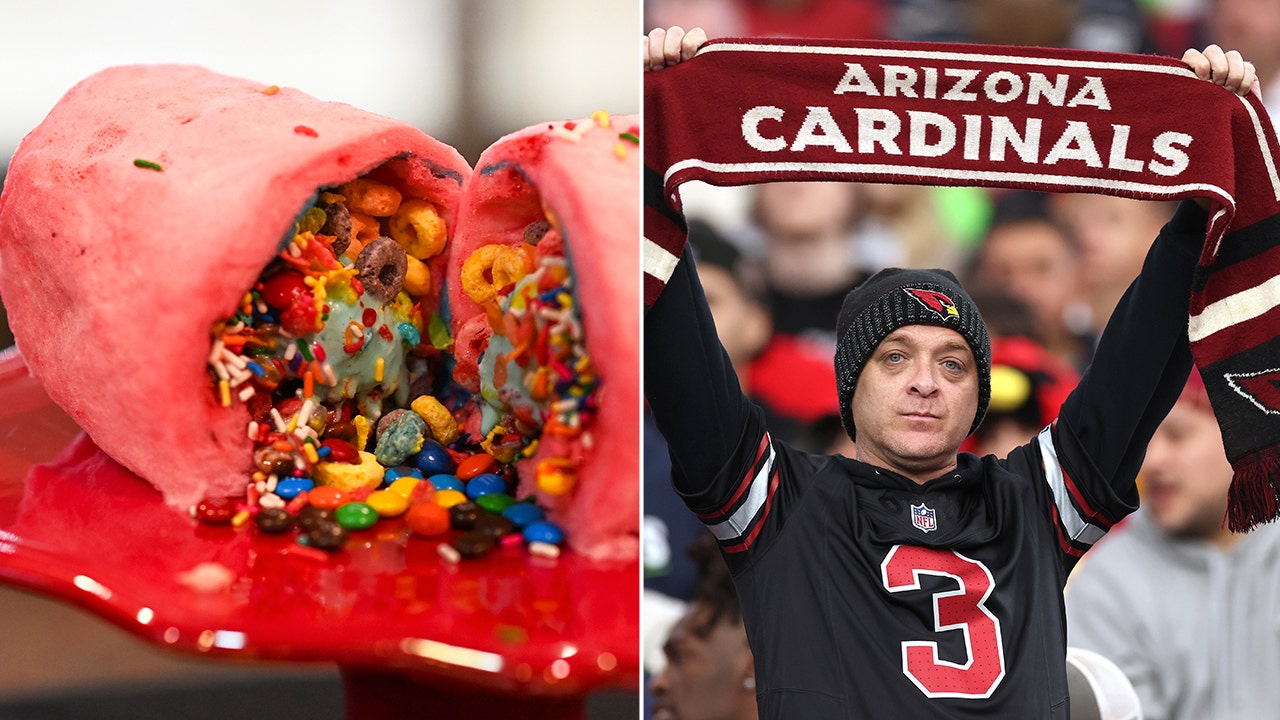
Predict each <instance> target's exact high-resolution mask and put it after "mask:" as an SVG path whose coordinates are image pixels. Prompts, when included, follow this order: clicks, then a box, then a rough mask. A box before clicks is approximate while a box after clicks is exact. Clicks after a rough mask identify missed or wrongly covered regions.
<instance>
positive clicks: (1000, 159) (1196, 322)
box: [644, 39, 1280, 530]
mask: <svg viewBox="0 0 1280 720" xmlns="http://www.w3.org/2000/svg"><path fill="white" fill-rule="evenodd" d="M645 110H646V112H645V147H644V152H645V166H646V167H645V173H646V178H645V203H646V207H645V224H644V230H645V249H644V258H645V303H646V305H648V304H652V303H653V301H654V299H655V298H656V297H657V296H658V293H659V292H661V290H662V288H663V286H664V284H665V282H666V280H667V278H669V277H670V276H671V271H672V270H673V269H674V268H675V265H676V262H677V261H678V258H679V257H680V252H681V249H682V248H683V246H684V241H685V230H684V228H685V225H684V219H683V216H682V215H681V206H680V196H679V187H680V185H681V184H682V183H684V182H687V181H689V180H702V181H704V182H708V183H711V184H713V185H745V184H751V183H757V182H770V181H776V180H856V181H864V182H867V181H869V182H889V183H911V184H926V185H985V186H992V187H1011V188H1028V189H1034V190H1044V191H1060V192H1097V193H1105V194H1109V195H1121V196H1125V197H1133V198H1140V199H1161V200H1175V199H1180V198H1191V197H1205V198H1209V199H1210V200H1211V202H1212V204H1213V208H1212V210H1211V212H1210V220H1209V224H1208V227H1207V229H1206V230H1207V233H1206V234H1207V242H1206V243H1205V246H1204V250H1203V252H1202V253H1201V257H1200V265H1199V267H1198V268H1197V271H1196V278H1195V280H1194V285H1193V293H1192V298H1191V307H1190V308H1189V312H1190V322H1189V325H1188V328H1189V336H1190V339H1191V351H1192V356H1193V357H1194V359H1195V363H1196V365H1197V367H1199V368H1200V372H1201V374H1202V375H1203V376H1204V379H1205V383H1206V385H1207V387H1208V390H1209V395H1210V398H1211V400H1212V403H1213V406H1214V411H1215V413H1216V415H1217V417H1218V423H1219V425H1220V426H1221V428H1222V432H1223V438H1224V441H1225V444H1226V449H1227V456H1228V458H1229V459H1230V460H1231V463H1232V466H1233V467H1234V468H1235V478H1234V480H1233V482H1232V486H1231V496H1230V508H1229V510H1228V525H1229V527H1230V528H1231V529H1232V530H1245V529H1248V528H1250V527H1252V526H1254V525H1256V524H1259V523H1262V522H1267V521H1270V520H1273V519H1275V518H1276V517H1277V516H1280V337H1278V336H1280V277H1275V276H1276V275H1277V273H1278V272H1280V176H1278V175H1277V159H1276V157H1275V154H1276V148H1277V144H1276V136H1275V132H1274V131H1273V130H1272V127H1271V123H1270V121H1269V120H1268V118H1267V116H1266V111H1265V109H1264V108H1263V106H1262V103H1261V101H1259V100H1258V98H1257V97H1256V96H1252V95H1251V96H1249V97H1248V98H1240V97H1238V96H1236V95H1234V94H1232V93H1231V92H1229V91H1227V90H1225V89H1223V88H1221V87H1218V86H1216V85H1213V84H1211V83H1207V82H1204V81H1202V80H1199V79H1197V78H1196V77H1195V76H1194V75H1193V74H1192V73H1191V72H1190V71H1189V70H1188V69H1187V68H1186V67H1185V66H1184V65H1183V64H1182V63H1181V62H1179V61H1177V60H1173V59H1170V58H1162V57H1150V56H1139V55H1124V54H1118V53H1096V52H1082V51H1072V50H1054V49H1043V48H1016V47H996V46H979V45H945V44H925V43H891V42H846V41H835V40H821V41H818V40H794V39H786V40H773V39H770V40H733V39H727V40H720V41H713V42H711V43H708V44H707V45H706V46H704V48H703V49H702V50H701V51H700V52H699V54H698V56H697V57H696V58H694V59H692V60H689V61H687V62H684V63H682V64H680V65H677V66H675V67H673V68H668V69H666V70H662V71H660V72H656V73H648V74H646V75H645Z"/></svg>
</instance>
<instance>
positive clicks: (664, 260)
mask: <svg viewBox="0 0 1280 720" xmlns="http://www.w3.org/2000/svg"><path fill="white" fill-rule="evenodd" d="M643 262H644V271H645V272H647V273H649V274H650V275H652V276H654V277H656V278H658V279H659V280H661V281H662V282H663V283H665V282H667V281H668V280H670V279H671V273H673V272H675V270H676V264H677V263H679V262H680V256H679V255H672V254H671V253H670V252H668V251H667V250H666V249H665V248H663V247H662V246H661V245H659V244H658V243H656V242H654V241H652V240H650V239H649V238H645V239H644V258H643Z"/></svg>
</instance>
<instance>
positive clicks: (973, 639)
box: [880, 545, 1005, 698]
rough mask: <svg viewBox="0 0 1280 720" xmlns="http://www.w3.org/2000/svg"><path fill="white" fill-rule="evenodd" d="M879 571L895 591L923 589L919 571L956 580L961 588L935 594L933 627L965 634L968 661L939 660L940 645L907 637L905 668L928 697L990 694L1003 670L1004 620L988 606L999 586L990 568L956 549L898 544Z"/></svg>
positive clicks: (967, 696) (903, 661)
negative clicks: (990, 597) (998, 617)
mask: <svg viewBox="0 0 1280 720" xmlns="http://www.w3.org/2000/svg"><path fill="white" fill-rule="evenodd" d="M880 575H881V578H882V579H883V581H884V586H885V589H887V590H888V591H889V592H891V593H897V592H905V591H908V590H919V589H920V576H921V575H936V576H939V577H945V578H951V579H952V580H954V581H955V583H956V584H957V586H958V587H957V589H955V590H950V591H945V592H936V593H934V594H933V622H934V629H935V630H937V631H938V632H943V631H947V630H959V631H961V632H963V633H964V641H965V650H966V654H967V657H968V660H967V661H966V662H964V663H963V664H960V663H954V662H947V661H945V660H941V659H939V658H938V643H936V642H931V641H926V640H908V641H904V642H903V643H902V672H903V673H905V674H906V676H907V677H909V678H911V681H912V682H913V683H915V684H916V687H919V688H920V691H921V692H923V693H924V694H925V695H927V696H928V697H951V698H986V697H991V693H992V692H994V691H995V689H996V687H997V686H999V685H1000V681H1001V680H1002V679H1003V678H1004V669H1005V668H1004V647H1003V645H1002V644H1001V642H1000V620H999V619H997V618H996V616H995V615H992V614H991V611H990V610H988V609H987V607H986V605H985V603H986V600H987V598H988V597H989V596H990V595H991V590H992V588H993V587H994V586H995V580H994V579H993V578H992V576H991V571H990V570H988V569H987V566H985V565H983V564H982V563H980V562H978V561H976V560H970V559H969V558H967V557H965V556H963V555H961V554H960V553H957V552H955V551H952V550H936V549H933V548H924V547H915V546H911V545H895V546H894V547H893V549H892V550H890V551H889V554H888V556H886V557H885V559H884V562H883V563H881V564H880Z"/></svg>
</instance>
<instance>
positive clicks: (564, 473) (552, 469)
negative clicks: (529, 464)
mask: <svg viewBox="0 0 1280 720" xmlns="http://www.w3.org/2000/svg"><path fill="white" fill-rule="evenodd" d="M537 479H538V489H539V490H541V491H542V492H544V493H547V494H548V495H564V494H566V493H568V492H569V491H570V490H573V487H574V486H575V485H577V484H578V473H577V471H576V470H575V469H574V467H573V463H572V462H571V461H569V460H557V459H551V460H543V461H542V462H540V463H538V471H537Z"/></svg>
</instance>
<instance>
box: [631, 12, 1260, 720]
mask: <svg viewBox="0 0 1280 720" xmlns="http://www.w3.org/2000/svg"><path fill="white" fill-rule="evenodd" d="M704 37H705V36H703V35H702V34H701V32H700V31H693V32H690V33H689V34H687V35H686V34H684V33H683V32H681V31H679V29H678V28H673V29H672V30H671V31H665V32H664V31H655V32H654V33H651V34H650V36H649V37H648V38H646V40H645V43H644V47H645V67H646V69H647V70H650V71H654V70H658V69H660V68H663V67H665V66H668V65H671V64H675V63H679V62H682V61H685V60H689V59H690V58H691V57H692V56H693V54H694V51H696V49H697V47H698V46H699V45H700V44H701V42H702V41H703V39H704ZM1184 61H1185V62H1186V63H1187V65H1188V66H1189V67H1190V68H1191V69H1192V70H1193V71H1194V72H1195V73H1196V74H1197V75H1198V76H1199V77H1201V78H1203V79H1205V80H1209V81H1210V82H1213V83H1215V84H1218V85H1221V86H1223V87H1225V88H1226V89H1228V90H1230V91H1232V92H1235V93H1237V94H1239V95H1245V94H1247V93H1248V92H1249V91H1250V89H1251V88H1252V87H1253V84H1254V73H1253V69H1252V67H1251V66H1250V65H1249V64H1248V63H1245V62H1243V60H1242V59H1241V58H1240V56H1239V54H1238V53H1224V52H1223V51H1222V50H1221V49H1219V48H1217V47H1216V46H1210V47H1209V48H1207V49H1206V50H1205V51H1204V52H1203V53H1200V52H1197V51H1188V53H1187V54H1186V55H1185V56H1184ZM697 62H698V61H694V62H693V63H690V66H693V65H696V64H697ZM688 91H689V92H697V91H698V88H696V87H690V88H688ZM645 107H646V116H647V117H646V133H648V134H649V135H648V137H647V139H646V143H659V144H660V143H661V142H662V141H663V138H662V137H657V138H655V137H654V135H653V133H654V132H655V128H662V127H663V125H662V124H661V123H657V122H655V123H652V124H651V123H650V121H649V119H650V118H651V117H654V116H656V115H659V114H661V113H663V112H664V111H665V110H666V108H664V107H663V106H661V105H658V104H654V103H651V102H649V99H648V98H646V106H645ZM744 122H745V121H744ZM668 127H669V126H668ZM659 132H660V131H659ZM813 137H816V135H815V136H813ZM651 157H659V155H657V154H651V153H650V152H649V145H648V144H647V145H646V164H647V165H648V164H649V162H650V158H651ZM725 167H727V166H715V167H714V168H713V169H714V171H716V172H732V171H734V168H729V169H728V170H725V169H724V168H725ZM666 170H668V168H663V167H657V168H655V167H653V166H652V165H650V166H649V167H647V171H649V172H650V177H649V178H648V179H647V182H646V204H647V206H648V207H647V210H646V227H645V234H646V238H647V239H649V241H650V242H649V243H647V245H649V244H650V243H653V242H654V237H655V236H656V235H658V234H659V233H661V232H662V231H663V230H664V226H665V227H678V226H680V225H681V223H682V222H683V218H681V217H679V215H678V213H673V212H672V210H671V208H670V207H669V205H668V199H669V195H668V193H667V192H666V190H665V189H664V186H663V179H664V177H663V171H666ZM670 176H671V175H670V173H669V172H668V173H667V177H668V178H669V177H670ZM1207 205H1208V203H1207V202H1202V203H1200V205H1199V206H1198V204H1197V203H1195V202H1184V203H1182V205H1181V207H1180V208H1179V210H1178V212H1177V213H1176V215H1175V216H1174V218H1173V219H1172V220H1171V221H1170V222H1169V224H1168V225H1167V226H1166V227H1165V228H1164V230H1163V231H1162V232H1161V234H1160V236H1159V237H1158V238H1156V240H1155V242H1154V243H1153V245H1152V247H1151V250H1150V252H1149V254H1148V257H1147V260H1146V264H1145V266H1144V268H1143V271H1142V274H1141V275H1140V276H1139V277H1138V278H1137V279H1136V280H1135V281H1134V283H1133V285H1132V286H1131V287H1130V289H1129V291H1128V293H1127V294H1126V295H1125V297H1124V298H1123V299H1122V301H1121V303H1120V305H1119V307H1118V308H1117V310H1116V312H1115V314H1114V315H1113V317H1112V321H1111V324H1110V325H1109V326H1108V328H1107V331H1106V332H1105V333H1104V335H1103V337H1102V339H1101V341H1100V343H1099V347H1098V350H1097V354H1096V356H1095V361H1094V364H1093V366H1092V367H1091V368H1090V369H1089V371H1088V372H1087V373H1086V375H1085V377H1084V379H1083V380H1082V382H1081V383H1080V385H1079V387H1078V388H1077V390H1076V391H1075V392H1073V393H1072V395H1071V396H1070V397H1069V398H1068V399H1067V401H1066V402H1065V403H1064V405H1063V407H1062V410H1061V412H1060V415H1059V418H1058V420H1057V421H1056V422H1055V423H1054V424H1052V425H1051V426H1049V427H1048V428H1046V429H1045V430H1044V431H1043V432H1042V433H1041V434H1040V435H1039V437H1038V438H1037V439H1036V440H1034V441H1032V442H1031V443H1029V444H1027V445H1024V446H1022V447H1019V448H1017V449H1015V450H1013V451H1012V452H1011V453H1010V454H1009V456H1008V457H1007V458H996V457H994V456H988V457H983V458H979V457H976V456H974V455H971V454H960V455H958V454H957V451H958V448H959V447H960V444H961V442H962V441H963V440H964V439H965V437H966V436H967V435H968V434H970V433H971V432H973V430H974V429H975V428H976V427H977V426H978V424H979V423H980V422H981V421H982V417H983V414H984V412H985V410H986V407H987V403H988V401H989V399H990V344H989V339H988V335H987V330H986V326H985V324H984V323H983V321H982V318H981V317H980V316H979V314H978V312H977V309H976V307H975V306H974V305H973V303H972V301H971V300H970V299H969V297H968V295H967V293H966V292H965V291H964V289H963V288H962V287H961V286H960V284H959V282H958V281H957V280H956V279H955V277H954V276H953V275H951V273H949V272H946V271H943V270H902V269H889V270H884V271H881V272H880V273H878V274H876V275H875V276H873V277H872V278H871V279H869V280H868V281H866V282H865V283H864V284H862V285H861V286H859V287H858V288H856V289H855V290H853V291H852V292H851V293H850V294H849V296H848V297H847V298H846V300H845V302H844V306H843V308H842V311H841V313H840V316H839V319H838V321H837V328H836V330H837V342H838V347H837V351H836V356H835V368H836V375H837V380H838V392H839V400H840V405H841V412H842V420H843V423H844V427H845V430H846V431H847V432H848V433H849V435H850V437H851V438H853V439H854V440H855V442H856V444H857V456H856V458H855V459H848V458H845V457H843V456H825V455H815V454H809V453H803V452H799V451H796V450H795V449H793V448H790V447H788V446H787V445H785V444H784V443H781V442H775V441H773V440H772V439H771V438H770V436H769V434H768V433H767V431H766V429H765V426H764V423H763V420H762V417H761V414H760V412H759V410H758V409H756V408H753V407H752V406H751V405H750V403H749V402H748V401H747V400H746V399H745V397H744V396H743V395H742V393H741V391H740V390H739V387H738V383H737V379H736V377H735V376H734V374H733V371H732V368H731V366H730V364H729V362H728V359H727V358H726V356H725V354H724V352H723V351H722V349H721V348H720V346H719V343H718V342H717V339H716V331H715V328H714V326H713V324H712V320H711V316H710V313H709V311H708V309H707V307H706V302H705V298H704V297H703V295H702V291H701V288H700V287H699V285H698V281H697V277H696V274H695V272H694V270H693V268H692V267H691V265H692V260H691V259H690V256H689V255H688V253H687V252H685V253H684V254H683V257H682V258H681V259H680V261H679V262H678V263H675V264H673V265H672V266H670V267H668V268H667V270H666V271H663V272H662V274H664V275H666V277H665V278H659V279H660V280H661V284H662V285H665V287H662V288H660V292H659V293H657V294H656V299H653V300H652V305H651V307H650V309H649V311H648V315H647V317H646V327H645V333H646V336H645V343H644V345H645V384H646V396H647V398H648V400H649V403H650V406H651V407H652V409H653V412H654V415H655V417H656V418H657V420H658V424H659V427H660V429H661V430H662V432H663V434H664V436H665V437H666V438H667V439H668V442H669V443H670V448H671V456H672V462H673V470H674V476H675V480H674V484H675V489H676V491H677V492H678V493H679V494H680V495H681V497H682V498H683V499H684V501H685V503H686V504H687V505H688V506H689V508H690V509H691V510H692V511H693V512H695V513H697V514H698V516H699V517H700V518H701V519H702V520H703V522H704V523H705V524H706V525H707V526H708V527H709V528H710V529H711V531H712V533H713V534H714V535H715V536H716V537H717V539H718V540H719V544H720V548H721V551H722V553H723V554H724V556H725V559H726V561H727V563H728V565H729V567H730V569H731V571H732V573H733V576H734V581H735V584H736V586H737V588H738V594H739V598H740V601H741V605H742V613H743V618H744V621H745V624H746V628H747V633H748V637H749V639H750V642H751V646H752V648H753V651H754V653H755V662H756V688H757V700H758V704H759V708H760V716H761V717H763V718H775V719H778V718H785V719H787V720H792V719H794V718H823V719H825V718H882V717H883V718H889V717H892V718H939V717H945V718H993V717H1000V718H1019V719H1020V720H1021V719H1032V718H1046V719H1048V718H1053V719H1055V720H1065V719H1066V718H1067V717H1068V712H1069V711H1068V697H1067V676H1066V669H1065V666H1066V660H1065V656H1066V647H1067V637H1066V626H1065V619H1064V618H1065V616H1064V610H1063V599H1062V588H1063V585H1064V584H1065V582H1066V577H1067V575H1068V573H1069V572H1070V570H1071V568H1072V567H1073V566H1074V564H1075V562H1076V560H1077V559H1078V558H1079V557H1080V556H1081V555H1082V554H1083V553H1084V552H1085V551H1086V550H1087V549H1088V548H1089V547H1090V546H1091V545H1092V544H1093V542H1095V541H1096V540H1097V539H1098V538H1100V537H1101V536H1102V535H1103V534H1104V533H1105V532H1106V530H1107V529H1108V528H1110V527H1111V526H1112V525H1113V524H1114V523H1116V522H1118V521H1120V520H1121V519H1122V518H1123V517H1124V516H1125V515H1127V514H1128V513H1130V512H1132V511H1133V510H1134V509H1136V505H1137V492H1136V490H1135V487H1134V478H1135V476H1136V473H1137V471H1138V467H1139V465H1140V464H1141V461H1142V456H1143V452H1144V450H1145V448H1146V444H1147V441H1148V440H1149V439H1150V437H1151V435H1152V433H1153V432H1154V431H1155V429H1156V427H1157V426H1158V425H1159V423H1160V421H1161V419H1162V418H1163V417H1164V416H1165V414H1166V413H1167V412H1168V411H1169V409H1170V407H1171V406H1172V405H1173V403H1174V401H1175V400H1176V399H1177V397H1178V393H1179V392H1180V391H1181V389H1182V387H1183V385H1184V384H1185V382H1186V379H1187V375H1188V372H1189V370H1190V368H1191V366H1192V361H1191V354H1190V352H1189V349H1188V336H1187V316H1186V313H1185V308H1187V307H1188V304H1189V302H1190V298H1191V295H1192V291H1193V282H1192V276H1193V273H1194V271H1195V270H1196V267H1197V259H1198V257H1199V256H1200V251H1201V247H1202V245H1203V244H1204V241H1205V236H1206V227H1207V226H1209V216H1208V215H1207V214H1206V211H1205V208H1206V207H1207ZM651 249H652V248H649V247H647V248H646V253H649V252H650V250H651ZM647 282H648V280H647ZM1139 611H1140V609H1137V608H1135V612H1139Z"/></svg>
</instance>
